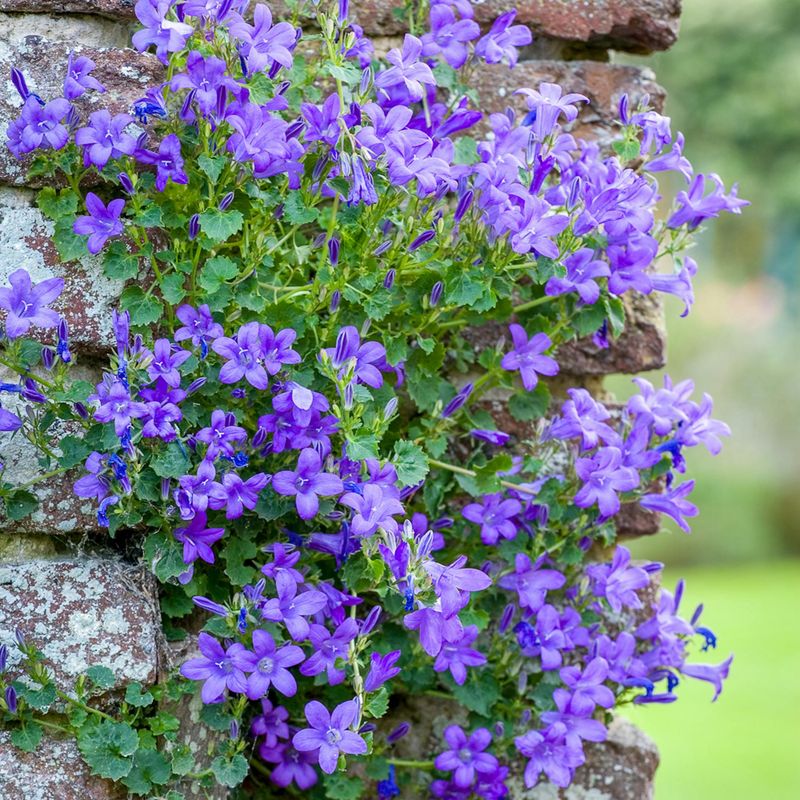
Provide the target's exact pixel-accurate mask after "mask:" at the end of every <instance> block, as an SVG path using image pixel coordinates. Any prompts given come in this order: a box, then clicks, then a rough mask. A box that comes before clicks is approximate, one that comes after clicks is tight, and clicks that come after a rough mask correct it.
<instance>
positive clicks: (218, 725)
mask: <svg viewBox="0 0 800 800" xmlns="http://www.w3.org/2000/svg"><path fill="white" fill-rule="evenodd" d="M200 721H201V722H202V723H203V724H204V725H207V726H208V727H209V728H211V730H212V731H227V730H228V729H229V728H230V727H231V722H233V715H232V714H230V713H229V712H228V711H226V709H225V704H224V703H212V704H211V705H208V706H203V708H202V709H201V710H200Z"/></svg>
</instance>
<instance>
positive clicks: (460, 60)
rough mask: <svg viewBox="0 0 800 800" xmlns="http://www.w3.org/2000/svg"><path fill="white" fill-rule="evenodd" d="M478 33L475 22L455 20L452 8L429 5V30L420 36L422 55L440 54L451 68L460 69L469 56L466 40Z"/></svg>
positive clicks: (439, 4)
mask: <svg viewBox="0 0 800 800" xmlns="http://www.w3.org/2000/svg"><path fill="white" fill-rule="evenodd" d="M480 35H481V29H480V28H479V27H478V23H477V22H473V21H472V20H471V19H462V20H456V15H455V13H454V12H453V9H452V8H450V7H449V6H447V5H444V4H442V3H438V4H437V5H433V6H431V31H430V33H426V34H425V35H424V36H423V37H422V55H423V56H424V57H426V58H428V57H430V56H437V55H441V56H442V58H444V60H445V61H446V62H447V63H448V64H449V65H450V66H451V67H452V68H453V69H461V67H463V66H464V63H465V62H466V60H467V56H469V48H468V47H467V42H471V41H472V40H473V39H477V38H478V37H479V36H480Z"/></svg>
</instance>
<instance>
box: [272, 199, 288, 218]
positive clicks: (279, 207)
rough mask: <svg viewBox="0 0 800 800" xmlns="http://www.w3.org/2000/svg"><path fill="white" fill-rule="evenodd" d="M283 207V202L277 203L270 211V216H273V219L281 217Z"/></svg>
mask: <svg viewBox="0 0 800 800" xmlns="http://www.w3.org/2000/svg"><path fill="white" fill-rule="evenodd" d="M284 208H285V206H284V205H283V203H278V205H277V206H275V210H274V211H273V212H272V216H273V217H275V219H283V212H284Z"/></svg>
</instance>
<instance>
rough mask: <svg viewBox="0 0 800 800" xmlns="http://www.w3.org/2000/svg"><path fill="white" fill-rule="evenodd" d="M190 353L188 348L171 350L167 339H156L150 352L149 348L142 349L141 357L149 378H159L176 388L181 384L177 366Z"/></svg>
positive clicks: (170, 344)
mask: <svg viewBox="0 0 800 800" xmlns="http://www.w3.org/2000/svg"><path fill="white" fill-rule="evenodd" d="M190 355H191V353H190V352H189V351H188V350H181V349H175V350H173V349H172V343H171V342H170V340H169V339H157V340H156V342H155V344H154V345H153V352H152V353H151V352H150V351H149V350H143V351H142V359H143V361H144V363H145V365H146V368H147V374H148V375H149V376H150V380H157V379H158V378H161V379H162V380H163V381H164V383H166V384H167V386H171V387H172V388H173V389H177V388H178V387H179V386H180V385H181V374H180V372H179V371H178V367H180V365H181V364H183V362H184V361H186V359H187V358H189V356H190Z"/></svg>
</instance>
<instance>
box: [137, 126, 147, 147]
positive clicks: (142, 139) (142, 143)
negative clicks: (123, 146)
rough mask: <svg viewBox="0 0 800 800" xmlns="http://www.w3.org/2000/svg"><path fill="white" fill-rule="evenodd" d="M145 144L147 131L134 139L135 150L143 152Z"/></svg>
mask: <svg viewBox="0 0 800 800" xmlns="http://www.w3.org/2000/svg"><path fill="white" fill-rule="evenodd" d="M146 144H147V131H142V132H141V133H140V134H139V137H138V138H137V139H136V149H137V150H143V149H144V146H145V145H146Z"/></svg>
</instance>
